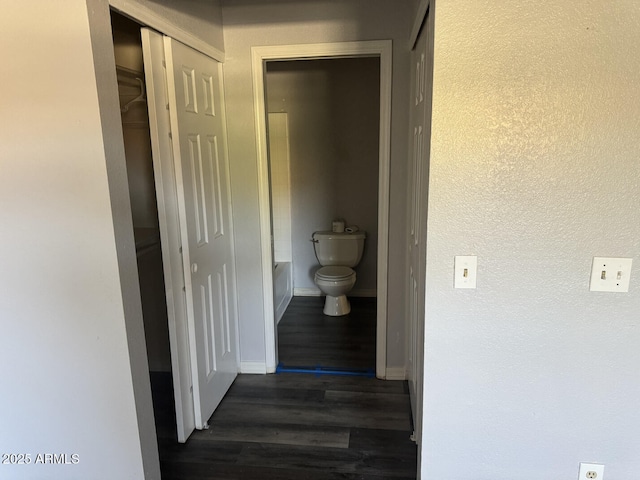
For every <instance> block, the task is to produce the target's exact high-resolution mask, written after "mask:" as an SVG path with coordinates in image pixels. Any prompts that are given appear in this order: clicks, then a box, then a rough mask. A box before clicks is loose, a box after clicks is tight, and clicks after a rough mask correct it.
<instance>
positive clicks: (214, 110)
mask: <svg viewBox="0 0 640 480" xmlns="http://www.w3.org/2000/svg"><path fill="white" fill-rule="evenodd" d="M142 40H143V53H144V61H145V72H146V81H147V91H148V100H149V102H148V103H149V116H150V125H151V133H152V135H151V139H152V150H153V161H154V175H155V181H156V190H157V197H158V215H159V223H160V233H161V240H162V248H163V263H164V269H165V284H166V293H167V307H168V311H169V333H170V344H171V357H172V358H171V360H172V370H173V380H174V392H175V402H176V422H177V427H178V440H179V441H181V442H184V441H186V439H187V437H188V436H189V435H190V433H191V432H192V431H193V429H194V428H199V429H201V428H206V426H207V419H208V418H209V417H210V416H211V414H212V413H213V411H214V409H215V408H216V406H217V405H218V404H219V402H220V400H221V399H222V397H223V396H224V394H225V393H226V391H227V389H228V388H229V386H230V385H231V383H232V382H233V379H234V378H235V376H236V374H237V371H238V341H237V313H236V312H237V307H236V298H237V295H236V278H235V261H234V258H235V257H234V248H233V225H232V211H231V200H230V182H229V174H228V171H229V169H228V154H227V149H226V122H225V111H224V104H223V98H224V96H223V91H224V90H223V89H224V86H223V84H222V74H221V69H222V66H221V65H220V64H219V63H218V62H216V61H214V60H213V59H211V58H209V57H207V56H205V55H203V54H201V53H199V52H197V51H195V50H193V49H191V48H189V47H187V46H185V45H182V44H180V43H179V42H176V41H175V40H173V39H171V38H169V37H163V36H162V35H160V34H158V33H156V32H153V31H152V30H148V29H142Z"/></svg>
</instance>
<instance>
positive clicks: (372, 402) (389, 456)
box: [152, 298, 416, 480]
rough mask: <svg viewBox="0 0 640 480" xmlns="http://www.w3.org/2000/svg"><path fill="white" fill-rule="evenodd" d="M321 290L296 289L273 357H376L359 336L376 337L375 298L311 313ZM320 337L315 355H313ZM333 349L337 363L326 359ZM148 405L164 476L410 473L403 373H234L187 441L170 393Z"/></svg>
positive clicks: (325, 478) (219, 479)
mask: <svg viewBox="0 0 640 480" xmlns="http://www.w3.org/2000/svg"><path fill="white" fill-rule="evenodd" d="M319 300H320V299H318V298H311V299H309V298H303V299H294V302H292V305H291V306H290V309H289V310H288V311H287V313H286V314H285V317H284V318H283V320H282V321H281V327H282V330H283V331H281V332H279V337H280V358H281V359H288V361H294V363H297V364H298V365H300V364H299V363H298V362H297V361H296V360H295V359H299V360H301V361H304V363H305V364H309V365H316V364H318V363H322V364H323V365H331V366H334V367H336V366H340V367H354V368H361V367H363V366H367V365H366V363H367V362H368V361H370V360H365V359H366V358H373V359H374V360H375V351H374V350H375V348H373V350H372V349H371V348H368V347H364V348H360V346H361V345H360V344H359V340H357V335H359V334H364V336H365V337H367V340H366V342H365V343H369V342H370V343H372V344H375V321H374V323H373V332H374V333H373V336H370V333H366V332H368V330H367V329H366V328H364V327H365V326H366V322H367V321H366V320H365V318H366V317H367V316H368V315H370V314H371V313H372V314H373V318H374V319H375V304H374V308H371V301H372V299H355V300H356V301H355V302H353V310H352V313H351V314H350V315H349V317H342V318H331V317H324V316H323V315H321V314H320V315H316V314H315V311H316V310H317V305H315V304H316V303H318V301H319ZM319 305H320V309H321V306H322V304H321V303H320V304H319ZM323 317H324V318H323ZM296 318H297V319H298V321H297V322H296ZM350 320H353V322H352V323H351V324H347V323H345V322H346V321H350ZM323 323H324V324H325V325H324V326H323ZM326 324H328V326H327V325H326ZM294 325H295V328H294ZM318 327H326V328H325V332H326V333H327V335H322V334H320V333H318V332H317V331H316V333H314V332H313V329H314V328H318ZM329 327H331V328H329ZM351 327H356V328H351ZM287 331H288V333H287ZM293 331H295V334H293V333H292V332H293ZM329 332H334V333H337V332H341V337H340V340H337V338H338V337H334V338H333V340H332V336H331V334H328V333H329ZM348 332H351V334H350V338H346V337H349V335H347V333H348ZM343 337H344V338H343ZM287 338H289V340H291V342H288V341H286V339H287ZM294 338H297V340H294ZM305 338H306V339H307V340H304V339H305ZM336 340H337V341H336ZM320 346H321V347H322V348H321V349H320V351H321V353H322V355H321V356H314V355H312V353H313V352H314V351H316V352H317V351H318V348H320ZM332 351H333V352H336V357H335V358H336V359H339V360H340V361H342V363H340V364H338V362H337V361H332V360H331V355H330V352H332ZM296 352H297V353H296ZM304 352H306V353H304ZM349 352H352V353H349ZM372 352H373V356H372ZM345 361H348V363H344V362H345ZM152 380H153V386H154V390H156V391H157V390H158V389H162V388H164V389H168V390H169V391H168V392H166V393H165V394H164V395H162V394H161V395H154V397H156V398H165V399H171V392H170V389H171V387H170V383H169V382H167V381H166V379H164V381H163V380H162V379H158V378H155V377H152ZM155 408H156V417H157V419H158V423H159V425H158V443H159V447H160V459H161V467H162V478H163V479H164V480H178V479H179V480H188V479H207V480H209V479H211V480H213V479H216V480H231V479H234V480H235V479H261V480H270V479H278V480H288V479H291V480H293V479H296V480H299V479H309V480H316V479H317V480H321V479H322V480H332V479H371V480H376V479H377V480H382V479H387V478H394V479H414V478H416V447H415V444H414V443H413V442H412V441H411V440H410V438H409V437H410V435H411V415H410V405H409V395H408V390H407V386H406V382H400V381H381V380H378V379H375V378H366V377H362V376H329V375H323V376H316V375H313V374H290V373H289V374H288V373H285V374H277V375H239V376H238V378H237V379H236V381H235V382H234V384H233V385H232V387H231V389H230V390H229V393H228V394H227V396H226V397H225V399H224V400H223V401H222V403H221V404H220V406H219V407H218V409H217V410H216V412H215V413H214V415H213V416H212V417H211V419H210V421H209V424H210V428H209V429H208V430H203V431H196V432H194V434H193V435H192V436H191V437H190V439H189V440H188V442H187V443H186V444H184V445H181V444H178V443H176V441H175V427H174V419H173V410H172V408H173V405H172V403H171V401H170V400H168V401H167V403H165V404H156V405H155Z"/></svg>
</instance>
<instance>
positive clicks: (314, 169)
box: [252, 42, 391, 378]
mask: <svg viewBox="0 0 640 480" xmlns="http://www.w3.org/2000/svg"><path fill="white" fill-rule="evenodd" d="M252 54H253V65H254V70H253V71H254V87H255V91H257V92H258V91H262V92H264V96H263V97H262V98H261V96H260V95H258V96H257V97H256V112H257V113H256V115H257V116H256V122H257V125H258V136H259V140H260V146H261V148H260V149H259V152H260V153H259V154H260V169H261V179H260V190H261V192H260V197H261V226H262V245H263V262H265V263H263V272H265V275H264V285H265V312H266V317H269V313H270V312H273V316H272V317H271V318H266V333H267V338H266V346H267V355H268V356H267V364H268V365H269V364H271V362H273V368H274V369H275V365H276V360H277V321H278V320H279V318H280V317H281V316H282V312H283V310H282V303H283V299H284V300H285V301H286V295H287V294H288V292H289V291H291V292H292V293H293V294H294V295H295V296H296V297H313V296H319V295H320V291H319V290H318V289H317V287H316V285H315V284H314V281H313V274H314V272H315V270H316V269H317V268H318V264H317V260H316V258H315V254H314V250H313V246H312V244H311V243H310V242H309V239H310V238H311V234H312V233H313V232H314V231H318V230H330V229H331V223H332V220H335V219H337V218H341V219H344V220H345V222H346V224H347V226H353V227H356V228H359V229H360V230H364V231H366V232H367V241H366V246H365V255H364V256H363V260H362V261H361V263H360V264H359V265H358V267H357V268H356V271H357V274H358V279H357V282H356V286H355V287H354V290H353V291H352V292H351V293H350V295H349V297H350V298H354V299H357V298H368V299H372V300H373V301H374V305H375V301H376V300H377V308H376V307H375V306H374V308H375V310H376V313H375V320H374V324H375V332H376V333H375V351H376V355H375V365H371V367H375V373H376V376H378V377H379V378H386V377H387V375H386V368H385V366H386V315H387V312H386V304H387V298H386V293H387V278H386V277H387V249H388V245H387V241H388V197H389V193H388V192H389V173H388V172H389V136H390V132H389V125H390V118H389V112H390V88H391V81H390V61H391V46H390V42H354V43H344V44H324V45H297V46H296V45H294V46H280V47H254V48H253V49H252ZM274 125H275V126H274ZM274 131H276V133H277V135H276V137H279V138H276V139H275V142H276V143H278V142H280V146H278V147H276V149H275V150H277V151H278V152H281V153H282V152H284V153H285V155H284V156H282V158H280V159H277V158H274V155H273V153H274V152H273V150H274V147H273V138H272V136H273V132H274ZM282 132H284V134H283V133H282ZM284 137H286V138H285V143H284V144H283V143H282V142H283V138H284ZM282 145H284V147H283V146H282ZM269 154H270V155H269ZM283 162H284V163H283ZM287 162H288V164H287ZM282 172H285V174H284V175H282ZM287 182H288V184H287ZM283 199H285V200H284V201H283ZM287 202H288V203H287ZM264 259H268V262H269V267H268V270H267V265H266V261H265V260H264ZM274 267H275V268H274ZM278 274H280V276H278ZM267 277H269V278H267ZM283 277H284V279H285V280H284V281H283V280H282V278H283ZM282 287H284V288H285V290H284V295H283V292H282V291H281V290H280V289H281V288H282ZM268 300H270V301H272V302H273V303H271V304H270V305H267V303H270V302H268ZM311 301H313V300H311ZM369 310H370V308H369ZM270 356H272V358H269V357H270ZM372 370H373V368H372Z"/></svg>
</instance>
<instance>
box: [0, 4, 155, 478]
mask: <svg viewBox="0 0 640 480" xmlns="http://www.w3.org/2000/svg"><path fill="white" fill-rule="evenodd" d="M93 6H95V5H93ZM92 11H93V13H94V14H95V13H96V11H101V12H103V13H106V17H105V16H103V19H106V23H105V22H103V23H102V27H106V29H105V28H103V29H101V30H100V31H96V32H91V31H90V27H89V25H90V14H89V11H88V8H87V5H86V4H85V2H84V1H83V0H75V1H69V2H65V5H64V8H60V5H59V4H58V3H55V2H48V1H36V0H34V1H32V2H5V3H4V4H3V15H2V17H1V19H0V23H1V25H0V46H1V48H2V58H5V59H7V61H6V62H3V66H2V67H0V68H1V69H2V70H1V72H0V78H2V84H3V90H2V94H1V97H0V99H1V100H0V101H1V104H2V108H1V109H0V111H1V112H2V115H1V116H0V122H1V125H0V127H1V128H0V131H2V137H3V138H2V155H1V156H0V162H1V166H0V171H1V172H2V175H0V204H1V205H2V209H1V211H0V215H2V225H3V234H2V235H1V236H0V252H2V253H1V254H0V255H1V257H0V258H1V264H2V267H1V270H2V275H1V276H0V285H1V288H0V292H1V293H0V312H2V314H1V317H0V318H1V322H2V331H3V333H2V335H1V336H0V362H1V363H2V364H3V365H5V366H7V368H5V370H4V378H3V385H4V387H3V391H2V392H3V393H2V395H1V396H0V409H1V410H2V411H3V412H6V414H5V415H3V419H2V426H1V427H0V430H2V435H0V451H2V452H7V453H10V452H14V453H32V454H36V453H61V452H64V453H68V454H72V453H76V454H78V455H79V460H80V462H79V463H78V464H77V465H70V466H60V465H57V466H51V465H35V464H34V465H29V466H23V465H19V466H15V467H13V466H7V465H2V466H1V467H2V476H6V477H7V478H12V479H21V478H35V477H38V478H56V477H57V478H61V477H64V478H68V479H84V478H96V479H112V478H141V477H142V475H143V470H144V469H146V470H147V472H149V473H150V474H151V475H153V474H157V476H156V478H158V477H159V469H158V460H157V453H156V455H155V465H153V463H154V461H153V460H154V459H153V458H151V460H149V457H148V456H147V455H151V454H150V453H149V451H148V450H147V449H146V448H145V447H144V446H142V445H141V439H143V441H144V442H147V443H150V442H154V441H155V433H153V430H151V429H152V428H153V423H152V422H153V420H152V415H151V416H150V417H146V418H141V417H139V416H138V415H139V412H138V411H137V405H136V403H137V402H138V401H139V400H140V399H141V398H143V397H144V392H143V390H144V387H145V384H144V382H142V383H140V385H139V386H138V387H136V386H135V385H134V384H133V381H134V380H133V379H134V378H136V379H137V375H138V372H139V371H140V368H144V365H143V366H142V367H140V364H141V363H144V357H143V356H141V355H138V353H137V351H140V350H142V351H144V339H143V337H141V335H140V334H141V332H142V318H141V315H140V300H139V294H138V301H137V305H136V304H135V301H133V303H130V304H129V305H126V304H125V303H126V301H125V298H124V296H123V291H122V286H123V284H122V276H121V275H122V273H123V272H121V271H120V268H119V264H118V257H119V253H118V252H117V244H116V236H115V233H114V220H113V214H114V209H120V208H123V207H124V208H123V210H122V211H121V214H122V215H124V216H127V215H128V221H129V223H131V212H130V208H128V207H127V204H128V198H126V197H125V200H126V203H125V204H122V203H118V202H117V201H116V202H115V203H114V202H112V198H111V195H110V185H109V183H108V176H107V170H108V168H109V167H108V166H107V164H106V163H107V162H106V158H107V157H106V152H105V143H103V133H104V131H103V130H102V126H103V125H102V121H103V120H104V118H101V112H100V104H99V102H100V100H101V99H100V95H101V94H99V93H98V90H97V88H96V76H97V75H96V70H95V68H94V56H93V55H94V54H97V53H103V52H102V51H101V50H100V48H99V47H98V48H97V49H96V50H92V43H91V41H92V36H91V35H92V34H95V35H97V36H99V35H101V34H104V33H107V35H108V36H109V37H110V32H109V28H108V25H109V24H108V10H107V9H106V4H102V5H99V6H98V7H97V9H92ZM91 21H92V22H93V21H94V19H93V18H91ZM61 32H64V34H61ZM107 38H108V37H107ZM25 39H28V41H25ZM93 39H96V36H94V37H93ZM108 58H109V57H108V56H107V59H108ZM9 59H10V61H9ZM110 60H111V68H112V69H113V56H111V58H110ZM105 61H107V60H105ZM17 72H19V74H17ZM112 75H113V76H112V77H110V79H111V81H112V89H111V93H112V99H113V103H114V105H113V110H114V112H115V113H116V115H117V111H118V98H117V88H116V82H115V71H113V73H112ZM120 136H121V134H120ZM120 145H121V144H120ZM110 148H112V147H110ZM120 150H122V148H121V147H120ZM122 158H124V156H122ZM121 167H122V168H121V172H124V161H123V162H122V164H121ZM124 178H125V182H126V176H125V177H124ZM127 245H128V246H129V247H130V248H129V253H130V254H131V253H133V262H135V252H132V249H133V235H132V232H131V234H130V238H129V239H128V243H127V239H123V243H122V244H121V246H122V247H124V248H125V249H126V246H127ZM133 265H135V263H133ZM124 275H125V276H126V275H128V273H126V272H125V273H124ZM131 286H132V290H133V292H135V291H136V290H137V286H135V284H131ZM136 307H137V308H136ZM127 314H128V315H129V318H128V319H127V320H126V321H125V318H126V316H127ZM128 322H131V323H130V324H128ZM136 326H137V328H136ZM141 339H142V345H141V347H140V348H138V349H137V350H136V351H132V350H130V349H129V342H135V341H139V340H141ZM134 350H135V349H134ZM9 366H11V368H9ZM136 388H137V391H136ZM146 388H147V393H149V391H148V374H147V384H146ZM141 392H142V393H141ZM134 394H135V395H134ZM138 394H140V395H138ZM146 398H147V400H149V404H150V394H149V395H147V397H146ZM43 419H46V420H45V421H43ZM149 422H151V423H149ZM151 456H152V455H151ZM145 457H146V460H145ZM32 460H34V461H35V458H32ZM145 461H150V463H149V464H147V465H146V466H145V465H144V462H145ZM150 478H152V477H150Z"/></svg>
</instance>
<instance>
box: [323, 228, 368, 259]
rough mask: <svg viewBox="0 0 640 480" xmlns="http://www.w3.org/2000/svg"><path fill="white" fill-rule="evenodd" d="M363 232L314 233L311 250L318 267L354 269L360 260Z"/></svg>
mask: <svg viewBox="0 0 640 480" xmlns="http://www.w3.org/2000/svg"><path fill="white" fill-rule="evenodd" d="M366 236H367V235H366V233H365V232H355V233H335V232H315V233H314V234H313V236H312V239H313V248H314V250H315V252H316V258H317V259H318V262H319V263H320V265H323V266H325V265H342V266H345V267H355V266H356V265H358V263H360V260H361V259H362V252H363V251H364V239H365V238H366Z"/></svg>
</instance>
